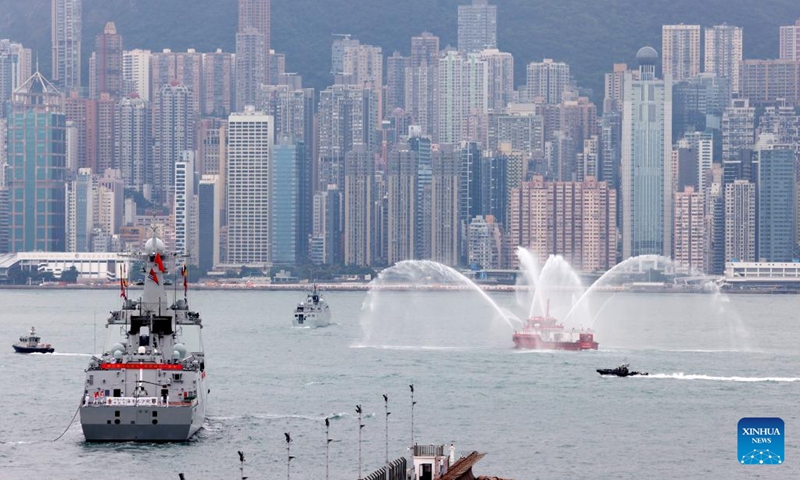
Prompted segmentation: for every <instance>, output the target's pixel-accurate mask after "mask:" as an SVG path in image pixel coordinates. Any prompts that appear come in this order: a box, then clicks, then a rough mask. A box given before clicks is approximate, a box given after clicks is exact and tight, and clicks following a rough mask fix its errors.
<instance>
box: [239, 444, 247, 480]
mask: <svg viewBox="0 0 800 480" xmlns="http://www.w3.org/2000/svg"><path fill="white" fill-rule="evenodd" d="M238 453H239V473H240V475H239V476H240V477H242V480H247V477H245V476H244V452H243V451H241V450H239V452H238Z"/></svg>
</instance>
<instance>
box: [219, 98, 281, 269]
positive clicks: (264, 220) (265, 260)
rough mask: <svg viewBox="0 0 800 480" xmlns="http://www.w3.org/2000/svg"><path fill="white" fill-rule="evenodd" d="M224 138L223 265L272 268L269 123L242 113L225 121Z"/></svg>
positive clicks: (247, 111)
mask: <svg viewBox="0 0 800 480" xmlns="http://www.w3.org/2000/svg"><path fill="white" fill-rule="evenodd" d="M227 133H228V148H227V162H226V173H225V181H226V198H227V200H226V202H225V203H226V214H227V222H226V225H227V227H228V244H227V252H228V253H227V260H226V263H227V264H229V265H237V266H241V265H249V266H253V267H257V268H264V267H267V266H269V265H271V262H272V259H271V254H272V229H271V218H272V217H271V215H272V205H271V200H272V195H271V194H270V190H271V188H272V175H273V172H272V168H271V166H272V156H273V145H274V136H273V135H274V122H273V118H272V117H271V116H269V115H264V114H263V112H258V111H256V110H255V109H254V108H253V107H248V108H246V109H245V111H244V112H242V113H233V114H231V115H230V116H229V117H228V129H227Z"/></svg>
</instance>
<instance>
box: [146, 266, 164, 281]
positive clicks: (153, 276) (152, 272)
mask: <svg viewBox="0 0 800 480" xmlns="http://www.w3.org/2000/svg"><path fill="white" fill-rule="evenodd" d="M147 278H149V279H150V280H152V281H153V282H155V284H156V285H161V284H160V283H158V275H156V271H155V270H153V269H152V268H151V269H150V275H148V276H147Z"/></svg>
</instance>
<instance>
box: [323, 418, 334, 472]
mask: <svg viewBox="0 0 800 480" xmlns="http://www.w3.org/2000/svg"><path fill="white" fill-rule="evenodd" d="M325 437H326V440H327V441H326V442H325V480H328V476H329V469H328V461H329V459H330V450H331V442H332V441H333V440H331V421H330V419H329V418H328V417H325Z"/></svg>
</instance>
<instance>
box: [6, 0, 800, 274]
mask: <svg viewBox="0 0 800 480" xmlns="http://www.w3.org/2000/svg"><path fill="white" fill-rule="evenodd" d="M65 2H66V4H67V6H70V7H72V9H71V10H70V9H66V10H65V8H66V7H65V6H64V5H65ZM80 3H81V2H80V1H79V0H52V7H53V9H52V30H53V36H52V43H53V51H54V52H57V53H58V52H64V51H65V50H64V49H65V48H66V47H64V45H69V46H70V48H71V50H70V52H73V54H71V55H65V54H63V53H59V55H56V56H55V57H54V59H56V58H57V59H58V60H59V61H58V62H57V63H54V66H57V67H58V68H60V69H61V70H60V71H59V76H60V77H62V79H61V80H60V81H61V82H62V83H63V88H62V89H61V90H56V88H57V86H55V87H52V86H51V87H37V86H38V85H45V84H46V82H47V80H46V79H45V77H44V76H43V75H42V74H41V73H40V72H39V70H38V64H37V65H35V66H33V65H32V66H31V69H32V70H34V72H32V76H31V80H28V82H31V81H32V80H33V83H30V85H32V86H33V87H35V88H32V87H29V88H28V91H29V93H30V95H28V97H27V99H28V100H27V101H23V100H22V98H23V96H20V97H19V98H16V97H14V99H12V98H10V96H9V95H8V93H9V90H13V85H15V84H18V83H19V77H20V76H21V74H22V73H27V72H25V69H26V68H27V59H28V58H30V56H31V54H30V53H27V52H29V50H26V49H25V47H23V46H22V45H20V44H18V43H13V42H14V41H15V39H10V40H4V41H3V42H4V43H3V44H2V46H3V49H2V50H0V60H2V59H10V61H9V60H6V61H5V63H3V62H0V67H2V71H0V78H3V79H5V80H3V82H2V83H0V86H2V85H6V86H5V87H3V89H0V93H2V92H6V93H5V94H4V95H6V97H5V98H3V99H2V100H3V101H4V105H5V110H6V111H10V110H12V109H13V111H14V112H17V113H19V114H25V115H29V114H33V113H35V112H36V111H37V109H41V108H40V107H38V106H37V105H39V103H38V101H37V100H35V99H36V98H38V97H37V95H38V92H39V90H43V91H48V92H50V95H51V96H52V97H53V100H52V101H50V104H51V105H52V106H49V107H47V108H48V109H47V113H48V114H49V115H51V116H54V117H53V118H54V119H62V118H63V120H64V122H63V127H58V125H60V123H58V122H56V124H55V125H56V129H55V130H54V132H57V133H58V135H57V138H54V139H53V140H52V142H53V143H52V145H51V146H50V147H51V148H53V149H54V150H55V151H56V152H60V151H61V150H63V151H64V154H63V162H62V161H61V160H60V158H61V157H60V156H59V155H60V154H58V153H57V154H56V157H58V159H59V160H58V161H54V163H53V164H52V173H47V174H45V173H41V174H37V175H47V177H48V179H50V180H53V179H59V178H62V179H63V180H61V181H63V187H64V189H65V190H64V191H65V193H64V194H61V193H57V192H60V191H61V188H62V186H61V185H60V184H59V180H55V181H54V183H53V185H52V186H51V188H53V190H52V192H51V193H45V192H44V191H41V192H40V193H37V196H39V197H42V198H46V199H48V200H49V201H50V203H51V204H52V205H53V208H55V209H56V210H55V211H54V212H55V213H54V214H52V215H51V216H50V217H46V218H47V219H50V220H47V219H46V220H41V219H40V220H34V217H32V216H22V215H19V213H20V212H18V211H17V210H16V209H20V208H22V209H23V211H25V208H30V207H24V206H22V207H21V206H19V205H22V204H21V203H19V202H18V201H17V198H18V197H21V196H24V195H30V194H31V193H30V190H31V189H33V188H34V187H33V186H32V185H33V184H32V183H31V184H23V183H20V182H19V177H20V176H21V175H22V173H21V172H23V171H24V172H29V171H30V169H31V168H34V167H32V165H33V163H32V162H33V158H34V156H33V153H32V152H29V153H27V154H26V155H23V156H20V155H19V153H17V152H21V151H22V150H20V149H24V148H30V145H28V144H27V143H26V142H20V141H19V139H20V138H22V137H25V135H24V134H20V133H15V132H17V130H18V129H19V128H20V125H21V124H20V120H19V119H17V118H16V117H11V116H9V117H7V120H6V122H5V123H7V124H8V125H7V126H6V128H7V134H6V135H5V142H6V143H8V145H9V147H13V148H8V149H7V151H8V152H9V156H8V157H7V158H0V161H2V162H4V163H8V165H9V172H10V175H5V176H4V182H5V184H4V185H0V187H2V188H4V189H5V188H8V194H7V195H0V199H4V200H3V203H4V204H5V207H4V208H7V209H8V210H7V211H8V214H9V215H8V218H9V222H10V225H9V227H8V230H7V233H6V234H5V236H6V237H7V238H8V239H9V242H10V244H9V250H10V251H12V252H19V251H21V250H20V248H22V247H21V245H34V244H35V245H40V244H39V243H36V242H38V241H39V240H32V239H34V238H37V239H38V238H46V237H47V238H53V239H54V240H47V241H46V242H45V243H43V244H41V245H45V246H43V247H41V249H43V250H45V251H63V250H65V249H68V248H69V249H73V250H74V251H81V249H91V250H94V251H97V249H99V248H101V246H104V245H105V246H107V247H108V248H113V249H125V248H130V246H131V245H135V243H136V237H134V236H132V234H133V231H132V230H124V229H127V228H135V227H137V226H139V225H141V223H142V221H143V215H146V214H147V213H146V212H157V214H158V215H161V216H163V218H164V219H165V224H166V225H167V226H168V229H167V231H166V232H165V236H166V239H167V241H168V243H170V244H171V245H174V246H175V248H178V249H180V250H181V251H183V252H185V253H187V254H190V255H191V256H192V257H194V258H193V262H195V263H203V264H204V265H209V260H208V259H207V258H205V259H200V258H196V257H197V256H198V255H199V254H200V252H201V251H202V252H204V253H203V255H206V256H207V255H209V253H208V252H209V248H211V253H210V256H211V257H212V258H213V259H214V260H213V262H212V263H211V268H212V269H217V268H231V267H234V266H241V265H247V266H252V267H255V268H261V269H266V268H269V267H271V266H273V265H282V266H287V267H295V266H301V265H308V264H309V261H310V262H311V263H320V262H321V263H322V264H334V265H336V264H338V265H351V266H359V267H370V268H381V267H384V266H388V265H391V264H393V263H396V262H399V261H402V260H408V259H435V258H442V259H443V261H444V263H446V264H447V265H450V266H454V267H455V266H459V267H475V268H495V269H503V268H509V267H513V266H514V265H515V259H514V258H513V251H514V249H515V248H516V247H518V246H522V247H525V248H533V249H534V250H536V252H537V254H538V255H540V256H542V259H544V258H545V257H546V256H547V255H564V256H565V257H567V258H568V260H569V261H570V262H572V263H573V264H575V265H576V266H577V268H579V269H581V270H583V271H597V270H599V271H602V270H605V269H608V268H610V267H612V266H613V265H614V264H616V263H617V262H618V261H620V260H625V259H627V258H630V257H634V256H639V255H653V254H655V255H662V256H665V257H673V258H674V259H675V261H676V262H677V263H676V264H677V265H678V268H681V269H686V270H689V271H695V270H697V271H705V272H706V273H716V274H719V273H721V271H720V270H721V268H723V267H724V260H722V259H724V258H726V257H727V253H726V248H727V245H730V244H731V239H729V238H728V236H730V235H734V234H736V235H740V236H741V235H742V233H741V230H742V228H744V227H736V228H734V229H733V230H730V231H729V229H727V228H726V226H725V222H726V219H727V218H728V214H727V210H726V209H727V205H728V203H727V202H726V200H725V198H726V192H728V190H729V188H728V186H729V185H731V184H732V183H734V182H737V181H741V180H746V181H748V182H751V183H753V184H755V188H756V199H757V203H758V205H759V208H757V209H756V210H755V212H754V213H751V212H750V210H749V208H744V207H740V208H739V216H741V215H751V214H752V215H755V218H754V219H753V218H746V219H744V220H742V219H741V218H738V217H736V216H733V217H731V218H732V221H736V222H738V225H755V227H754V228H755V234H756V237H755V241H754V246H755V250H756V253H755V258H756V259H759V260H774V261H790V260H792V259H793V258H794V249H795V247H796V241H795V239H796V238H797V233H798V232H797V230H798V227H797V225H799V224H800V222H798V220H797V218H796V211H797V209H796V208H793V209H791V210H785V211H783V212H781V214H782V215H783V216H780V215H777V214H776V213H775V212H774V209H773V207H769V208H768V207H767V205H777V204H779V203H780V202H781V201H785V199H786V198H794V197H793V195H794V192H796V191H797V183H798V182H797V179H795V180H794V181H791V182H789V181H788V180H787V178H786V175H787V174H788V173H789V172H791V171H792V170H791V169H790V167H791V161H793V162H795V164H797V163H798V162H799V161H800V159H799V158H797V157H798V154H797V151H800V113H798V111H797V106H798V105H800V61H796V60H793V59H790V58H782V59H779V58H774V57H773V58H748V57H747V56H746V55H744V53H743V51H744V49H745V48H744V47H745V46H746V45H747V42H748V41H749V39H750V36H749V35H750V32H749V31H744V29H742V28H741V27H739V26H736V25H728V24H716V25H710V26H707V25H703V24H663V25H662V26H661V27H660V31H661V38H662V42H661V47H662V50H661V51H660V52H659V51H658V50H657V49H655V48H652V47H650V46H643V47H642V48H640V49H639V50H638V53H637V54H636V59H635V61H634V62H632V63H631V64H624V63H614V64H612V65H607V66H606V67H605V71H606V73H605V74H604V77H605V88H604V90H603V91H604V98H603V99H602V101H600V100H598V99H596V98H593V97H591V96H587V94H590V93H591V92H590V91H587V90H585V89H584V88H582V86H581V84H580V82H579V81H578V79H577V78H576V77H575V75H574V74H573V73H572V72H573V70H574V67H575V65H572V64H570V63H567V62H564V61H561V60H557V59H552V58H549V57H546V56H545V57H543V58H541V59H534V60H532V61H530V62H526V63H523V64H520V63H519V62H517V61H516V60H515V57H514V55H512V54H511V53H509V52H507V51H504V45H503V43H502V41H501V39H502V36H501V35H499V33H498V32H502V31H503V30H504V28H503V27H504V25H503V24H502V23H501V22H499V21H498V10H499V11H502V9H498V8H497V6H495V5H492V4H491V3H490V2H487V1H485V0H473V2H472V3H464V4H461V5H459V8H458V9H457V10H458V18H457V23H458V38H459V48H458V49H456V48H454V47H451V46H445V45H443V44H442V42H441V39H440V38H439V37H438V36H437V35H436V34H435V33H431V32H422V33H419V34H416V35H415V36H411V37H409V39H410V42H408V43H407V44H406V45H407V46H410V50H407V51H409V52H410V53H409V56H407V57H405V56H403V54H402V53H397V52H394V53H392V54H389V53H388V51H385V50H384V49H383V48H382V47H381V46H380V45H374V44H370V43H368V42H366V41H363V40H362V39H360V38H359V36H358V35H350V34H334V35H332V36H331V38H330V47H329V49H328V52H329V55H330V56H329V62H330V63H329V65H330V67H329V82H328V84H327V86H326V87H325V88H324V89H320V90H315V89H313V88H308V87H307V86H306V83H305V82H304V79H303V76H302V75H297V74H296V73H293V72H290V71H287V70H286V65H287V56H286V55H285V54H284V53H281V52H275V51H274V50H270V49H269V46H270V45H271V43H270V42H271V35H272V25H271V22H272V19H273V17H272V15H271V12H270V9H271V2H270V1H268V0H241V1H239V2H238V5H237V6H236V7H237V8H236V11H237V13H238V22H237V29H236V33H235V34H234V37H235V39H236V42H235V43H236V52H235V53H232V52H225V51H222V50H220V49H216V50H213V51H207V52H206V51H198V50H196V49H188V50H186V51H177V50H172V49H169V48H165V49H162V50H160V51H150V50H144V49H142V48H139V47H140V46H139V45H135V44H134V45H132V44H131V43H130V42H129V41H128V40H127V36H126V32H125V31H124V30H120V29H118V28H117V25H116V23H115V22H113V21H109V22H107V23H106V24H105V25H104V26H103V29H102V31H101V32H99V33H98V34H97V35H96V36H95V42H94V47H95V50H94V51H93V52H92V53H91V55H90V56H89V62H88V66H87V68H88V69H89V72H90V73H89V75H88V77H87V76H84V81H81V80H80V78H78V77H77V76H76V75H75V74H74V72H77V71H80V70H81V68H80V67H79V66H77V65H75V60H76V59H77V58H80V56H79V55H76V54H74V52H76V51H77V50H79V49H80V46H79V45H80V43H81V41H82V39H81V38H80V36H78V37H76V36H75V35H74V34H72V36H70V37H69V38H68V40H69V41H65V40H63V37H64V35H65V33H64V32H66V33H69V29H65V27H64V26H63V25H64V24H66V25H73V26H74V25H76V24H79V23H80V22H81V21H82V20H81V15H82V11H81V9H80ZM787 23H788V22H787ZM795 26H796V25H795ZM795 26H792V25H789V26H786V28H781V29H780V30H779V32H774V33H773V36H774V37H775V38H778V37H780V38H779V40H780V43H781V45H782V50H781V52H782V55H783V56H784V57H787V56H791V48H793V47H792V44H791V40H792V38H794V37H792V33H794V30H793V29H794V28H795ZM56 33H58V35H56ZM407 41H408V40H407ZM65 42H66V43H65ZM84 43H86V42H84ZM125 48H127V50H125ZM787 52H789V53H787ZM291 60H292V59H291V57H288V61H291ZM70 62H71V63H70ZM20 65H22V69H20ZM629 65H630V66H629ZM515 71H516V72H517V74H516V75H515V73H514V72H515ZM70 72H73V73H70ZM519 72H523V73H524V78H525V81H524V82H523V83H519V82H518V81H517V79H518V78H519ZM70 75H71V76H70ZM67 77H68V78H67ZM15 82H16V83H15ZM31 88H32V89H31ZM139 90H141V92H140V91H139ZM18 91H19V92H21V91H22V90H21V89H20V90H18ZM15 95H16V93H15ZM12 100H13V101H12ZM26 102H27V103H26ZM598 105H599V106H600V107H598ZM12 107H13V108H12ZM756 108H758V110H757V111H758V118H755V115H756V113H755V112H756ZM245 118H247V119H250V120H253V122H251V123H249V124H248V123H247V122H246V121H244V120H243V119H245ZM255 119H257V121H255ZM59 122H60V120H59ZM243 125H250V126H249V127H247V128H244V129H242V128H241V127H242V126H243ZM59 132H63V133H59ZM37 135H39V134H37ZM42 135H44V133H43V134H42ZM61 135H63V140H60V139H61V138H62V137H61ZM26 145H27V146H26ZM765 145H768V146H769V147H768V148H767V147H765ZM792 150H795V153H794V154H793V153H792ZM787 152H788V153H787ZM56 157H54V158H56ZM781 162H782V163H781ZM778 165H780V167H779V166H778ZM795 170H796V169H795ZM448 172H449V173H448ZM25 175H29V176H30V175H31V174H30V173H26V174H25ZM78 180H80V181H78ZM453 181H455V183H451V182H453ZM70 182H72V183H70ZM201 182H202V183H203V184H204V185H206V188H203V189H201V188H200V183H201ZM24 185H29V186H27V187H26V186H24ZM536 185H540V186H541V187H537V186H536ZM37 188H39V187H38V184H37ZM123 188H124V189H125V190H126V191H127V193H126V194H125V197H126V198H125V199H124V200H123V199H122V197H121V195H122V194H121V192H122V189H123ZM549 188H554V189H555V190H553V191H554V192H556V193H553V195H555V197H554V198H556V199H554V200H552V201H551V200H546V197H541V198H539V197H538V196H537V195H539V196H540V195H542V194H541V193H536V192H540V191H541V192H543V191H545V190H546V189H549ZM443 189H444V190H443ZM543 189H545V190H543ZM201 190H202V195H201ZM740 190H742V188H739V189H738V190H737V189H733V190H731V194H735V193H736V192H739V191H740ZM742 191H746V189H745V190H742ZM525 192H529V193H525ZM201 197H202V198H201ZM60 198H63V200H61V199H60ZM534 199H535V200H534ZM781 199H783V200H781ZM523 200H524V201H523ZM515 202H516V203H515ZM201 204H202V206H201ZM603 205H604V206H603ZM0 207H3V205H0ZM48 208H49V207H48ZM76 209H77V210H76ZM78 210H80V211H78ZM201 211H202V212H203V213H201ZM584 211H585V212H586V213H576V212H584ZM588 212H593V213H591V214H590V213H588ZM599 212H603V213H599ZM598 215H602V220H599V217H598ZM61 216H63V218H64V220H63V222H65V224H64V226H63V227H59V225H60V223H59V222H61V220H58V219H59V218H62V217H61ZM784 217H785V218H784ZM90 219H91V220H90ZM526 219H527V220H526ZM534 219H535V220H534ZM776 219H780V220H776ZM29 222H38V224H39V225H40V226H41V224H42V223H45V224H48V225H51V224H52V225H53V226H54V227H51V229H52V228H54V230H53V231H52V232H50V233H47V234H45V233H41V234H40V233H39V229H33V228H32V227H31V226H30V225H29V224H28V223H29ZM209 225H212V227H209ZM782 225H783V227H781V226H782ZM787 225H788V226H787ZM209 228H212V229H214V230H216V237H217V241H215V242H214V243H213V245H212V246H211V247H209V245H208V243H207V242H202V241H201V240H200V238H199V235H200V233H199V232H200V231H201V230H202V231H203V232H208V231H209ZM542 229H543V230H542ZM537 230H542V231H541V232H540V231H537ZM123 231H124V232H123ZM587 232H588V233H587ZM787 232H789V233H791V235H790V236H788V237H787ZM123 233H124V234H123ZM23 234H24V235H23ZM140 234H141V233H140ZM747 235H749V233H748V234H747ZM23 237H24V238H25V240H24V241H21V240H20V239H21V238H23ZM87 238H88V240H87ZM748 238H749V237H748ZM20 242H21V243H20ZM31 242H34V243H31ZM48 242H49V243H48ZM745 243H747V242H745ZM748 245H749V244H748ZM731 248H732V247H731ZM737 248H738V247H737ZM742 248H745V251H746V250H747V248H749V247H742ZM476 259H480V261H481V262H489V264H488V265H483V264H482V263H476V262H477V261H478V260H476Z"/></svg>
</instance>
